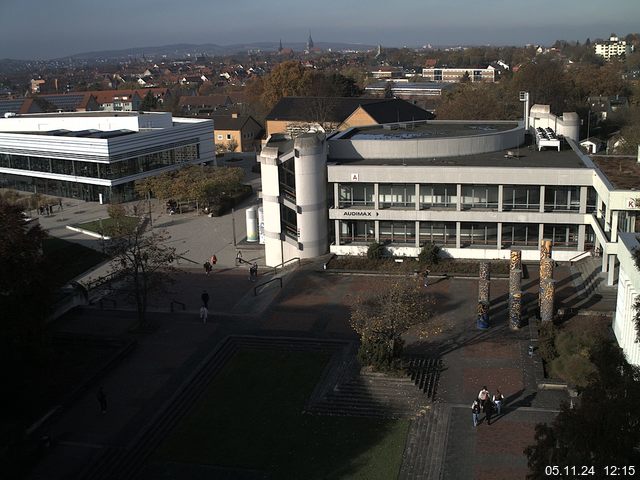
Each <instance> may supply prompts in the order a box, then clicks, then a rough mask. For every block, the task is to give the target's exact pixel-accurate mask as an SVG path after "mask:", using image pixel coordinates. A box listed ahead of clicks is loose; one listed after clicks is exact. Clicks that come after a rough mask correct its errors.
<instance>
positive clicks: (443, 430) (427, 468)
mask: <svg viewBox="0 0 640 480" xmlns="http://www.w3.org/2000/svg"><path fill="white" fill-rule="evenodd" d="M450 417H451V408H450V407H449V406H448V405H446V404H442V403H433V404H432V405H431V406H430V408H428V409H427V410H426V411H425V412H424V413H422V414H421V415H420V416H418V417H417V418H415V419H414V420H413V421H412V422H411V426H410V427H409V435H408V437H407V444H406V445H405V449H404V453H403V455H402V466H401V467H400V474H399V475H398V479H399V480H439V479H440V478H442V471H443V470H442V467H443V465H444V458H445V454H446V447H447V435H448V431H449V419H450Z"/></svg>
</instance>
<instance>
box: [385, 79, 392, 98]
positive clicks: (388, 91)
mask: <svg viewBox="0 0 640 480" xmlns="http://www.w3.org/2000/svg"><path fill="white" fill-rule="evenodd" d="M393 85H394V82H387V83H385V84H384V98H393Z"/></svg>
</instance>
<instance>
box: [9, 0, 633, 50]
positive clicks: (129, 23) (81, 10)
mask: <svg viewBox="0 0 640 480" xmlns="http://www.w3.org/2000/svg"><path fill="white" fill-rule="evenodd" d="M639 20H640V1H638V0H606V1H605V0H526V1H525V0H442V1H438V2H436V1H433V0H357V1H354V0H315V1H309V0H307V1H305V0H303V1H300V0H269V1H267V0H29V1H28V2H27V1H24V0H0V58H16V59H50V58H58V57H63V56H66V55H72V54H76V53H83V52H90V51H100V50H115V49H127V48H135V47H147V46H160V45H169V44H174V43H194V44H203V43H215V44H218V45H231V44H236V43H249V42H260V41H273V42H277V41H278V40H279V39H280V38H282V41H283V44H284V45H285V47H286V45H287V42H304V41H306V39H307V36H308V35H309V31H311V35H312V37H313V39H314V41H315V42H322V41H336V42H347V43H364V44H371V45H376V44H382V45H383V46H389V47H393V46H398V47H401V46H404V45H407V46H412V47H413V46H422V45H426V44H429V43H430V44H432V45H458V44H464V45H486V44H493V45H524V44H541V45H550V44H552V43H553V42H554V41H555V40H558V39H562V40H580V41H581V42H584V41H585V39H586V38H587V37H589V38H591V39H594V38H608V36H609V34H610V33H611V32H615V33H617V34H618V35H620V36H623V35H626V34H627V33H632V32H635V31H638V30H640V22H639Z"/></svg>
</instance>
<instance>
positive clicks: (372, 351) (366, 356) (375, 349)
mask: <svg viewBox="0 0 640 480" xmlns="http://www.w3.org/2000/svg"><path fill="white" fill-rule="evenodd" d="M403 343H404V342H402V340H397V341H395V342H393V345H390V344H389V342H386V341H385V342H381V341H374V340H363V341H362V344H361V345H360V349H359V350H358V361H359V362H360V365H365V366H368V367H371V368H372V369H373V370H375V371H378V372H388V371H391V370H398V369H400V367H401V364H402V362H401V360H400V355H401V354H402V348H403Z"/></svg>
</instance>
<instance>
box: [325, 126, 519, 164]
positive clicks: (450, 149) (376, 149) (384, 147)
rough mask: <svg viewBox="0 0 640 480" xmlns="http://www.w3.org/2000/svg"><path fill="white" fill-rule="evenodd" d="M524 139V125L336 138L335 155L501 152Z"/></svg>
mask: <svg viewBox="0 0 640 480" xmlns="http://www.w3.org/2000/svg"><path fill="white" fill-rule="evenodd" d="M523 143H524V128H522V127H518V128H514V129H512V130H507V131H505V132H495V133H488V134H484V135H475V136H465V137H448V138H419V139H416V140H404V139H397V140H389V139H381V140H372V139H362V140H358V139H342V138H337V139H332V140H331V141H330V149H331V157H332V158H368V159H378V158H384V159H396V158H397V159H409V158H439V157H451V156H460V155H472V154H478V153H487V152H498V151H500V150H506V149H509V148H516V147H517V146H518V145H521V144H523Z"/></svg>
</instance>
